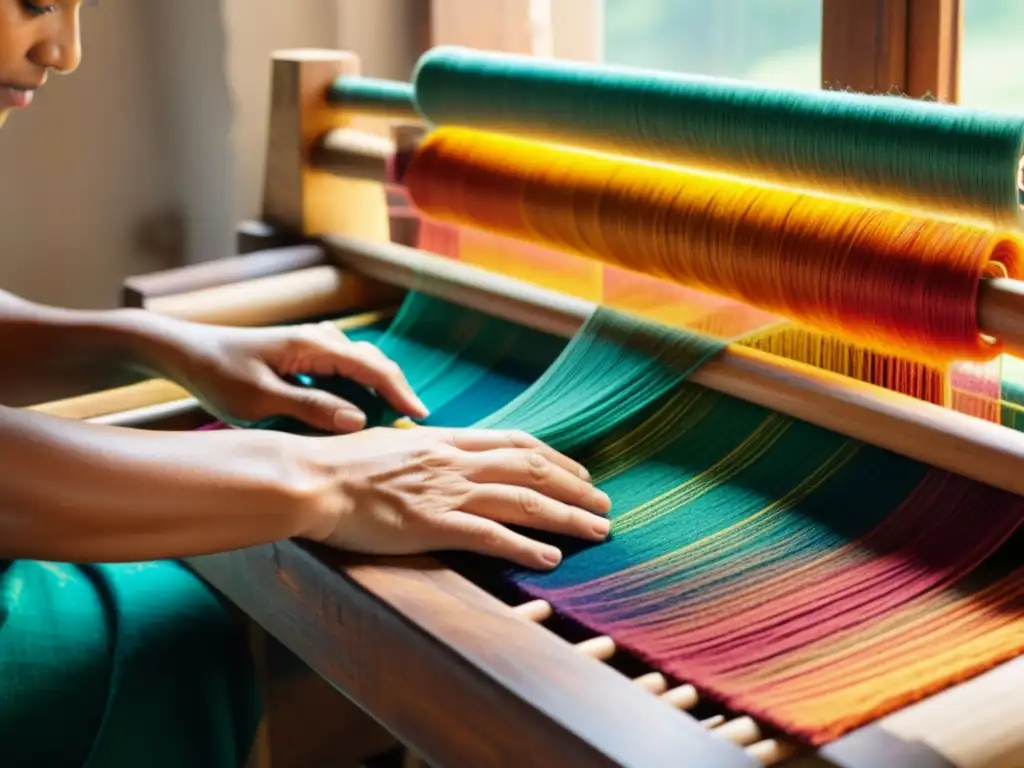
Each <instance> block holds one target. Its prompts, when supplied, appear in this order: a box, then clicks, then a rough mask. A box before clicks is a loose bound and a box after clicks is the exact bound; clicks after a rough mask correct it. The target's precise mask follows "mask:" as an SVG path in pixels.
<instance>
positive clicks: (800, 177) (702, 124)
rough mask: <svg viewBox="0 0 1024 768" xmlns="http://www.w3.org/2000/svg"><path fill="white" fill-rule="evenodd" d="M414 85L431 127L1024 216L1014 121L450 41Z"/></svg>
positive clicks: (974, 213) (425, 60) (1021, 135)
mask: <svg viewBox="0 0 1024 768" xmlns="http://www.w3.org/2000/svg"><path fill="white" fill-rule="evenodd" d="M413 85H414V88H415V98H416V104H417V108H418V110H419V111H420V113H421V114H422V115H423V117H424V118H425V119H427V120H429V121H430V122H432V123H433V124H435V125H438V126H443V125H458V126H463V127H468V128H476V129H479V130H484V131H490V132H497V133H507V134H514V135H518V136H521V137H524V138H529V137H532V138H538V139H541V140H547V141H554V142H557V143H564V144H571V145H578V146H588V147H590V148H596V149H599V150H603V151H609V152H613V153H617V154H634V155H637V156H639V157H646V158H648V159H653V160H658V161H663V162H672V163H678V164H681V165H686V166H689V167H692V168H695V169H705V170H708V171H712V172H721V173H726V174H731V175H739V176H745V177H747V176H752V177H757V178H760V179H763V180H765V181H769V182H772V183H778V184H782V185H785V186H789V187H794V188H800V189H808V190H817V191H822V192H827V193H831V194H835V195H837V196H842V197H853V198H863V199H868V200H873V201H876V202H880V203H883V204H891V205H896V206H902V207H907V208H912V209H915V210H921V209H925V210H928V209H932V210H934V211H935V212H937V213H938V214H939V215H949V216H955V217H957V218H967V219H971V220H974V221H979V222H984V223H988V224H994V225H1000V226H1010V225H1012V226H1016V225H1018V224H1019V223H1020V222H1021V209H1020V203H1019V195H1018V187H1017V168H1018V164H1019V162H1020V158H1021V154H1022V150H1024V118H1022V117H1016V116H1004V115H997V114H989V113H984V112H979V111H974V110H969V109H965V108H963V107H954V106H948V105H943V104H937V103H928V102H923V101H917V100H911V99H904V98H897V97H890V96H866V95H859V94H852V93H845V92H801V91H794V90H784V89H781V88H771V87H767V86H764V85H757V84H752V83H744V82H738V81H736V82H734V81H726V80H716V79H711V78H706V77H698V76H691V75H677V74H670V73H665V72H653V71H645V70H639V69H629V68H622V67H610V66H596V65H588V64H581V63H575V62H566V61H548V60H540V59H535V58H530V57H525V56H514V55H506V54H497V53H490V52H479V51H470V50H466V49H459V48H451V47H441V48H436V49H434V50H432V51H429V52H428V53H427V54H425V55H424V56H423V57H422V58H421V60H420V62H419V64H418V66H417V69H416V72H415V74H414V82H413Z"/></svg>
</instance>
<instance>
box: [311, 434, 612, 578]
mask: <svg viewBox="0 0 1024 768" xmlns="http://www.w3.org/2000/svg"><path fill="white" fill-rule="evenodd" d="M296 445H299V446H301V447H300V448H299V450H300V451H302V453H303V455H302V457H301V459H300V462H299V466H300V467H302V468H303V469H301V470H300V477H302V478H303V481H304V482H305V481H309V484H308V485H307V486H306V488H307V491H308V493H307V494H306V498H307V499H309V500H311V501H312V502H313V503H314V504H317V505H326V506H327V507H328V509H326V510H325V509H322V508H321V509H320V510H318V514H316V515H315V517H316V518H317V519H320V520H324V521H326V525H325V530H322V531H319V532H317V533H314V534H313V535H312V536H311V537H310V538H315V539H318V540H320V541H323V542H324V543H327V544H330V545H332V546H335V547H338V548H341V549H346V550H350V551H355V552H362V553H366V554H379V555H399V554H414V553H419V552H428V551H435V550H462V551H470V552H476V553H479V554H484V555H490V556H494V557H499V558H504V559H507V560H511V561H513V562H515V563H518V564H520V565H523V566H525V567H528V568H538V569H545V570H546V569H550V568H553V567H554V566H556V565H557V564H558V563H559V561H560V560H561V553H560V552H559V550H558V549H557V548H555V547H553V546H549V545H547V544H543V543H541V542H538V541H535V540H533V539H531V538H530V537H528V536H525V535H522V534H520V533H517V532H515V531H513V530H511V529H510V528H509V527H508V526H510V525H511V526H517V527H527V528H533V529H536V530H541V531H549V532H553V533H559V534H563V535H568V536H573V537H576V538H581V539H585V540H590V541H600V540H602V539H604V538H605V537H606V536H607V534H608V528H609V523H608V518H607V517H606V515H607V513H608V511H609V508H610V502H609V500H608V497H607V496H606V495H605V494H604V493H602V492H601V491H599V490H597V489H596V488H595V487H594V486H593V485H592V483H591V482H590V476H589V475H588V473H587V471H586V470H585V469H584V468H583V467H581V466H580V465H579V464H577V463H576V462H574V461H572V460H571V459H569V458H566V457H565V456H562V455H561V454H559V453H557V452H556V451H554V450H552V449H551V448H549V447H548V446H546V445H544V444H542V443H541V442H539V441H538V440H536V439H534V438H533V437H530V436H529V435H525V434H522V433H519V432H504V431H488V430H453V429H435V428H428V427H423V428H417V429H409V430H396V429H370V430H366V431H364V432H360V433H358V434H354V435H347V436H344V437H328V438H303V439H302V442H301V443H296ZM325 513H326V514H325Z"/></svg>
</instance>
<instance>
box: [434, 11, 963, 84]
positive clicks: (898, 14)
mask: <svg viewBox="0 0 1024 768" xmlns="http://www.w3.org/2000/svg"><path fill="white" fill-rule="evenodd" d="M602 7H603V3H602V0H489V2H487V3H481V2H479V0H430V33H429V38H430V45H463V46H468V47H472V48H484V49H489V50H500V51H503V52H506V53H525V54H534V53H536V52H537V50H535V49H536V48H541V49H543V50H542V52H545V53H546V52H550V53H553V55H554V56H555V57H556V58H569V59H576V60H582V61H600V60H601V58H602V53H603V46H602V43H601V40H602V29H603V22H604V18H603V13H602ZM539 25H540V26H539ZM543 25H546V27H544V26H543ZM962 37H963V0H822V37H821V85H822V87H823V88H836V89H845V90H854V91H860V92H864V93H901V94H904V95H906V96H910V97H912V98H931V99H935V100H938V101H943V102H951V103H956V102H958V101H959V98H960V52H961V48H962V45H961V41H962Z"/></svg>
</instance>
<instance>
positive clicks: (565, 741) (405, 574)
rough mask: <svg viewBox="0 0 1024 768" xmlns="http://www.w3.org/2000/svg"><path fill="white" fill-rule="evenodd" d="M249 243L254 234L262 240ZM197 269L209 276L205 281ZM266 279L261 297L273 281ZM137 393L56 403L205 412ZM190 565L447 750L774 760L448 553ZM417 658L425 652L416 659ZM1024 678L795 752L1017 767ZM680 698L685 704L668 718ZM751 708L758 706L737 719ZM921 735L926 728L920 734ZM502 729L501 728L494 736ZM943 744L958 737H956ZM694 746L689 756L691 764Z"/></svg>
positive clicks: (810, 759) (327, 673)
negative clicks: (749, 750)
mask: <svg viewBox="0 0 1024 768" xmlns="http://www.w3.org/2000/svg"><path fill="white" fill-rule="evenodd" d="M246 229H251V227H248V226H247V227H246ZM243 237H245V236H243ZM248 244H249V245H251V244H252V243H251V241H249V242H248ZM253 255H254V256H255V257H256V259H257V260H258V263H260V264H264V265H266V264H268V263H270V264H275V265H276V267H277V268H278V269H279V270H280V271H279V272H277V274H287V272H288V270H289V265H288V262H289V259H293V258H294V254H293V253H292V252H291V251H290V249H284V250H277V251H261V252H257V253H255V254H253ZM321 257H322V258H323V259H324V260H329V259H330V250H329V249H325V250H323V251H321ZM234 263H235V264H237V266H236V267H234V269H236V270H238V272H237V277H238V281H232V280H231V276H230V270H228V269H225V268H223V267H222V270H221V271H219V272H218V274H217V278H218V279H217V280H216V281H211V278H210V270H209V269H206V268H205V267H206V265H199V266H196V267H186V268H184V269H179V270H172V271H170V272H168V273H163V274H161V273H157V274H152V275H149V276H147V281H148V285H149V286H150V290H151V291H152V293H150V294H148V296H144V297H142V301H141V303H142V306H146V303H147V298H149V299H154V300H155V301H156V302H159V299H160V298H162V297H166V296H169V295H172V293H170V292H172V291H175V290H179V291H183V292H184V293H183V295H190V291H189V290H188V289H189V288H192V289H195V290H199V291H202V290H207V289H209V288H211V287H218V286H219V287H231V288H237V287H243V288H244V287H246V286H251V284H252V283H253V282H258V281H259V279H260V278H255V279H246V273H245V271H244V260H238V261H235V262H234ZM192 279H194V282H192V283H190V282H189V281H190V280H192ZM358 279H359V280H361V279H362V278H358ZM135 285H138V283H135ZM250 292H252V291H251V289H250ZM252 293H253V294H254V295H255V296H256V297H257V301H258V296H259V294H258V292H252ZM350 295H351V294H347V295H339V306H338V307H337V309H338V311H345V310H348V311H352V312H359V311H363V310H366V309H369V308H370V307H372V306H376V305H377V302H376V301H375V300H372V301H371V302H370V304H365V303H356V304H351V303H348V302H349V299H348V296H350ZM371 298H372V295H371ZM342 304H345V306H342ZM157 305H159V304H157ZM165 395H166V393H154V398H155V399H156V400H157V401H158V402H160V403H163V402H164V397H165ZM124 402H125V401H124V396H123V395H122V394H119V393H117V392H114V393H113V395H111V396H106V397H104V396H102V393H100V395H99V396H94V397H93V398H92V399H91V400H89V401H88V402H83V400H82V399H81V398H79V399H74V400H70V401H65V402H64V403H58V404H54V405H51V407H49V408H46V410H50V411H51V412H57V413H62V414H63V415H65V416H69V417H74V418H93V419H97V418H98V419H99V420H102V421H103V422H105V423H113V424H117V423H130V424H133V425H134V426H139V427H146V428H188V426H191V425H192V424H194V423H195V418H196V417H197V416H198V415H199V412H198V410H197V406H196V404H195V403H194V401H188V400H182V401H179V404H178V408H177V410H175V411H174V412H172V413H170V414H168V412H167V410H166V409H165V407H164V406H163V405H162V404H156V405H154V404H151V405H146V404H143V403H141V402H139V401H137V402H135V403H132V404H130V405H134V406H135V407H130V408H129V409H127V410H126V409H124V408H123V407H120V406H121V405H122V404H123V403H124ZM83 406H84V409H83ZM189 564H190V566H191V567H192V568H193V569H194V570H195V571H196V572H197V573H198V574H199V575H200V576H201V577H202V578H204V579H205V580H206V581H207V582H208V583H210V584H211V586H213V587H214V588H215V589H217V590H218V591H219V592H221V593H222V594H223V595H225V597H227V598H228V599H229V600H230V602H231V603H232V604H233V605H235V606H237V607H238V608H239V609H240V610H241V611H242V612H243V613H244V614H245V615H246V616H247V617H249V619H251V620H252V621H253V622H255V623H256V624H257V625H259V626H260V627H261V628H262V629H263V630H264V631H266V632H267V633H268V634H269V635H271V636H272V637H274V638H276V639H277V640H278V641H279V642H281V643H282V644H283V645H284V646H285V647H287V648H288V649H289V651H291V653H293V654H294V655H295V656H296V657H297V658H298V659H299V660H300V661H301V663H302V664H303V665H305V666H306V667H307V668H308V670H311V671H312V672H313V673H314V674H316V675H318V676H320V677H321V678H323V679H324V680H326V681H327V682H328V683H330V685H331V686H332V687H333V688H334V689H335V690H337V691H340V692H341V693H342V694H343V695H344V696H346V697H348V698H349V699H350V700H351V701H352V702H353V703H355V704H356V705H357V706H359V707H360V708H361V709H362V710H364V711H365V712H367V713H368V714H369V715H371V716H372V717H373V718H374V719H375V720H376V721H378V722H379V723H381V724H382V725H383V726H384V727H385V728H386V729H388V731H389V732H391V733H393V734H394V735H395V737H396V738H398V739H399V740H400V741H401V743H403V744H405V745H407V746H408V747H410V748H412V749H414V750H415V751H416V752H417V753H418V754H421V755H422V756H423V757H424V758H425V759H427V760H429V761H430V762H431V764H434V765H438V766H449V765H450V766H459V765H464V764H471V765H503V764H507V763H505V762H503V761H501V760H495V759H494V755H493V754H491V753H489V751H488V745H490V744H491V743H502V744H512V745H517V746H518V745H524V744H529V745H531V749H532V750H533V751H532V752H531V755H533V756H536V757H537V758H538V760H539V761H540V762H538V764H541V765H547V764H559V763H557V762H556V761H558V760H562V759H565V757H566V756H568V755H573V754H579V755H580V757H581V758H583V757H584V756H585V757H586V760H585V762H582V763H580V764H585V765H644V766H647V765H652V766H654V765H663V764H664V765H680V764H682V765H687V766H700V767H701V768H703V767H704V766H729V765H734V764H735V765H738V766H739V765H751V766H752V765H757V764H758V762H757V761H755V760H752V759H751V758H750V757H749V756H748V755H745V754H744V750H743V748H742V747H740V746H738V745H734V744H731V743H728V742H727V741H723V740H721V739H719V738H717V737H716V736H714V735H712V734H711V733H708V732H707V731H704V730H701V729H697V730H695V729H694V727H693V726H695V725H696V724H697V723H696V721H695V720H694V719H693V718H692V717H691V716H690V715H688V714H686V713H684V712H677V711H672V710H671V709H670V708H668V707H666V706H665V704H664V703H662V702H660V701H658V700H657V698H656V697H655V696H653V695H651V694H650V693H648V692H646V691H643V690H640V689H638V688H637V687H636V686H635V685H634V684H633V683H632V682H631V681H630V680H629V679H628V678H627V677H625V676H623V675H622V674H621V673H619V672H618V671H615V670H612V669H608V668H607V666H606V664H605V663H604V662H603V661H602V660H599V659H595V658H587V657H586V656H584V655H581V654H580V653H579V652H578V651H577V650H576V649H574V648H573V647H572V646H571V645H570V644H569V643H568V642H567V641H566V640H565V639H563V638H562V637H560V636H558V635H557V634H555V633H554V632H552V631H549V630H547V629H544V628H541V627H531V626H530V624H531V622H528V621H525V622H524V620H523V618H522V617H521V616H518V615H516V613H515V611H514V610H513V609H512V607H511V606H510V605H508V604H507V603H505V602H504V601H503V600H501V599H499V598H498V597H496V596H494V595H492V594H491V593H489V592H486V591H484V590H483V589H482V588H481V587H479V586H478V585H476V584H474V583H473V582H471V581H469V580H467V579H465V578H464V577H463V576H461V575H459V574H457V573H455V572H454V571H452V570H450V569H448V568H447V567H445V566H444V565H443V564H442V563H441V562H440V561H438V560H437V559H436V558H433V557H430V556H420V557H409V558H367V557H355V556H350V555H347V554H344V553H338V552H333V551H329V550H326V549H324V548H321V547H317V546H311V545H306V544H303V543H299V542H293V541H288V542H280V543H277V544H272V545H266V546H263V547H255V548H250V549H245V550H239V551H236V552H230V553H223V554H218V555H211V556H204V557H198V558H191V559H190V560H189ZM524 625H525V626H524ZM465 626H473V627H474V632H473V634H472V635H471V636H469V637H467V634H466V632H465V631H464V629H463V628H464V627H465ZM535 629H538V630H541V631H539V632H537V631H534V630H535ZM488 642H496V643H500V644H501V647H503V648H505V647H509V646H514V647H516V648H517V649H518V650H520V651H521V653H522V656H521V657H520V658H524V659H527V660H529V661H530V662H531V664H529V665H524V666H526V668H525V669H524V668H518V667H514V668H513V669H512V670H510V669H509V668H508V667H507V666H504V665H503V664H502V662H503V661H504V660H503V659H501V658H500V657H499V658H497V659H494V658H493V657H490V656H489V654H488V649H487V643H488ZM339 649H340V650H339ZM408 658H412V659H414V661H413V662H411V663H410V662H408V661H402V660H403V659H408ZM346 659H357V660H361V661H362V664H363V666H362V667H360V668H358V669H356V668H355V667H351V666H349V667H346V666H345V664H344V661H345V660H346ZM537 660H539V662H538V665H534V664H533V663H532V662H536V661H537ZM538 667H539V670H540V671H538ZM564 670H570V671H572V672H576V670H579V672H578V673H577V674H578V677H574V678H573V681H572V691H571V696H570V697H569V700H567V701H566V700H564V699H563V700H562V702H561V704H560V705H556V706H555V708H554V710H553V713H552V710H550V709H549V708H548V707H549V705H550V702H551V700H552V698H555V699H557V698H558V697H559V696H558V693H557V692H556V693H552V692H551V691H550V690H549V688H550V687H551V683H552V681H553V680H556V679H558V678H559V676H560V674H561V672H562V671H564ZM598 670H601V671H598ZM609 673H610V675H609ZM510 675H511V677H510ZM408 680H415V681H422V683H421V685H422V687H423V688H424V689H425V691H416V690H408V691H403V692H399V688H400V686H401V684H402V682H403V681H408ZM1022 683H1024V658H1021V659H1018V660H1016V661H1012V662H1008V663H1006V664H1004V665H1002V666H1000V667H997V668H996V669H994V670H992V671H990V672H988V673H986V674H985V675H982V676H980V677H978V678H975V679H974V680H972V681H968V682H966V683H963V684H960V685H959V686H956V687H954V688H951V689H949V690H948V691H947V692H946V693H943V694H939V695H938V696H936V697H933V698H932V699H928V700H925V701H924V702H922V703H921V704H917V705H913V706H912V707H910V708H908V710H905V711H904V713H896V714H894V715H890V716H888V717H885V718H882V719H881V720H879V721H877V722H875V723H873V724H870V725H867V726H865V727H863V728H861V729H859V730H857V731H854V732H852V733H850V734H848V735H847V736H845V737H843V738H841V739H839V740H837V741H836V742H834V743H832V744H830V745H828V746H827V747H824V748H822V749H820V750H817V751H811V752H805V753H801V754H799V755H797V756H794V757H792V758H790V759H788V760H784V761H782V762H781V763H779V765H783V766H787V767H788V766H794V767H798V768H825V767H827V766H835V767H837V768H838V767H839V766H842V768H869V767H870V766H878V765H887V766H894V768H896V767H898V768H903V767H904V766H905V767H907V768H910V767H913V768H918V766H920V767H921V768H949V767H950V766H954V765H957V766H960V767H961V768H982V766H985V768H989V766H992V765H1001V764H1000V763H995V764H993V763H990V762H985V761H982V756H984V759H985V760H987V759H988V758H989V757H991V754H989V753H991V752H992V751H993V746H992V745H1002V746H1003V747H1008V746H1010V745H1012V746H1013V748H1020V746H1021V739H1020V737H1019V736H1017V737H1015V738H1014V737H1013V736H1012V731H1013V727H1012V725H1010V726H1008V725H1007V723H1005V722H1003V723H1001V724H1000V723H995V724H994V727H993V721H994V720H997V719H998V716H997V715H996V713H997V712H998V711H999V709H998V705H997V704H996V703H995V701H996V700H995V699H994V698H993V692H995V691H999V690H1007V689H1010V690H1012V689H1019V686H1020V685H1021V684H1022ZM558 685H560V684H556V685H555V687H558ZM524 687H525V690H524ZM435 690H444V691H445V692H446V693H448V694H449V695H450V696H451V698H452V701H450V702H447V701H446V703H445V704H446V705H445V706H444V707H443V709H444V710H445V711H446V712H456V713H459V712H461V713H465V716H466V717H470V716H479V715H480V713H481V712H488V713H489V714H488V716H487V717H484V718H482V719H481V720H480V721H479V722H480V724H481V728H480V729H478V731H477V735H478V736H479V737H481V738H482V739H483V742H482V743H479V742H456V741H453V739H452V738H451V733H452V732H451V730H450V729H449V728H446V727H445V722H443V720H442V722H439V721H438V718H437V710H438V702H437V700H436V699H435V698H432V694H433V692H434V691H435ZM478 697H483V698H484V700H485V701H488V702H490V701H493V703H492V705H491V707H490V708H487V707H483V706H482V705H481V704H480V703H479V698H478ZM491 697H493V700H492V699H491ZM578 701H601V702H607V701H612V702H614V703H615V705H616V707H621V709H622V710H623V711H625V706H623V705H624V704H627V703H628V704H630V705H631V706H634V707H637V708H636V709H631V710H630V711H632V712H635V713H637V715H638V717H637V719H636V720H634V718H632V717H630V718H629V719H627V718H626V717H624V716H623V715H622V714H616V716H615V718H614V720H615V722H614V723H612V724H611V726H610V727H607V726H606V727H597V724H596V723H594V722H586V723H584V724H582V725H579V724H578V728H582V735H581V732H580V731H579V730H574V729H573V728H572V725H567V724H566V723H567V722H568V723H570V724H572V723H573V722H574V719H575V718H577V717H578V716H579V714H578V710H577V708H576V702H578ZM640 702H643V703H642V704H641V703H640ZM950 702H952V704H951V703H950ZM524 706H525V707H526V708H527V710H529V709H530V708H532V709H533V710H534V711H533V713H532V715H530V716H523V717H521V718H517V715H519V713H521V712H523V707H524ZM951 707H952V708H953V709H954V710H956V711H958V712H959V711H974V712H977V714H976V716H975V717H974V718H971V719H969V723H970V726H971V729H972V730H973V729H976V728H981V727H982V726H983V725H985V724H988V725H989V729H988V731H983V732H982V733H981V734H979V733H974V734H972V735H970V737H969V738H967V739H966V740H965V741H964V742H963V743H964V747H963V760H964V761H963V762H960V761H959V760H958V761H957V762H953V760H952V758H950V757H949V756H947V755H944V754H942V753H940V752H939V751H938V750H936V749H933V748H930V747H929V746H927V745H926V744H925V743H923V740H928V739H931V738H935V737H940V736H942V734H943V733H944V732H945V731H947V730H948V729H956V730H958V731H959V733H960V734H962V733H963V730H964V726H963V725H961V726H959V728H958V727H957V725H956V723H958V722H960V718H959V717H956V718H952V717H950V713H949V710H950V708H951ZM979 709H980V711H979ZM665 710H668V713H667V714H669V715H671V717H668V719H667V722H666V721H665V719H664V718H665V717H666V713H665ZM910 710H918V711H922V710H923V714H921V715H918V716H917V717H916V718H915V717H914V716H913V715H911V717H910V720H911V721H915V720H916V721H917V722H916V723H912V726H911V727H907V726H905V725H904V726H900V724H899V721H900V720H901V719H904V718H905V712H907V711H910ZM928 710H931V712H929V711H928ZM512 713H515V714H512ZM651 713H659V714H658V715H655V719H654V720H653V721H652V720H651V719H650V717H649V715H650V714H651ZM943 714H944V716H943ZM739 719H742V718H735V719H734V720H732V721H727V722H736V720H739ZM584 720H586V718H584ZM652 722H656V723H657V726H658V729H661V728H666V729H667V730H666V731H665V732H664V733H665V741H663V742H662V741H661V740H660V739H661V737H659V736H653V737H651V736H649V737H648V738H653V739H654V740H655V741H658V742H659V743H662V744H665V745H667V746H669V747H672V748H671V749H670V750H669V751H668V754H665V755H664V756H663V757H662V759H661V760H654V761H652V760H651V759H650V757H649V756H648V755H644V756H642V757H637V756H635V755H634V756H630V755H628V754H623V753H622V752H620V751H619V750H620V749H622V748H623V744H622V743H621V742H620V740H619V738H618V734H630V736H631V737H633V739H635V737H636V735H637V734H638V733H640V731H639V730H638V728H643V727H649V726H650V725H651V723H652ZM1017 722H1019V723H1021V722H1024V720H1018V721H1017ZM577 723H578V721H577ZM929 725H930V727H929ZM271 728H273V724H271ZM676 729H679V730H676ZM492 730H493V733H492ZM915 731H916V733H915ZM680 734H683V735H682V737H680ZM914 735H917V736H919V737H920V738H921V739H922V741H918V740H916V739H915V738H913V736H914ZM670 737H671V738H672V739H680V738H682V740H683V741H684V742H685V746H683V747H681V748H680V747H678V746H676V745H675V742H674V741H672V740H670ZM487 738H493V739H495V741H494V742H490V741H487V740H486V739H487ZM939 741H940V742H941V741H942V739H941V738H940V739H939ZM627 746H628V745H627ZM942 746H944V747H945V748H947V749H948V748H949V744H948V743H945V744H943V745H942ZM576 750H579V752H577V751H576ZM712 750H723V751H722V752H718V753H716V752H714V751H712ZM680 755H687V756H688V758H686V759H685V760H684V761H683V762H680V761H679V759H678V758H679V756H680ZM723 755H725V756H726V757H725V758H723ZM544 756H547V757H548V758H550V762H544V761H541V760H542V758H544ZM545 759H546V758H545ZM570 764H575V763H570Z"/></svg>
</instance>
